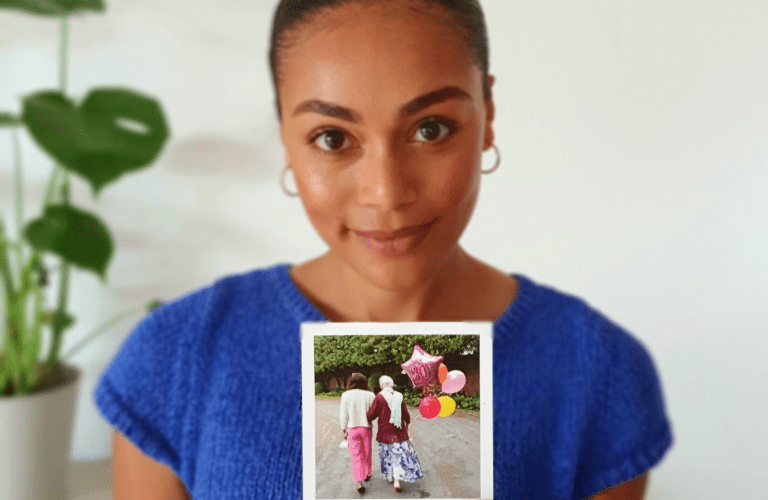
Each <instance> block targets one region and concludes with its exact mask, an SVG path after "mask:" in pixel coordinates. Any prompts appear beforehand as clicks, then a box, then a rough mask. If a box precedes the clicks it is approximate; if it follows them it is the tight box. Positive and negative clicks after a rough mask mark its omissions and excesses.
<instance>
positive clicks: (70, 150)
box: [22, 88, 169, 193]
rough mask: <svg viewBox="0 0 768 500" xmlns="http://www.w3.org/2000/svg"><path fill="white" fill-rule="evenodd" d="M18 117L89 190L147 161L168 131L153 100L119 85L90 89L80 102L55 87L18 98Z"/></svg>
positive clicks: (158, 147)
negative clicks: (117, 86)
mask: <svg viewBox="0 0 768 500" xmlns="http://www.w3.org/2000/svg"><path fill="white" fill-rule="evenodd" d="M22 119H23V120H24V123H25V124H26V126H27V128H28V130H29V132H30V134H31V135H32V137H34V139H35V141H37V143H38V144H39V145H40V147H41V148H43V149H44V150H45V151H46V152H48V154H50V155H51V156H53V157H54V158H55V159H56V160H58V161H59V162H60V163H61V164H62V165H63V166H64V167H65V168H66V169H68V170H70V171H71V172H74V173H75V174H77V175H79V176H81V177H83V178H84V179H85V180H87V181H88V182H89V183H90V184H91V187H92V188H93V191H94V193H98V192H99V191H100V190H101V188H103V187H104V186H105V185H106V184H109V183H110V182H112V181H114V180H116V179H117V178H118V177H120V176H122V175H123V174H125V173H127V172H131V171H135V170H140V169H142V168H145V167H147V166H149V164H150V163H152V161H153V160H154V159H155V158H157V156H158V155H159V154H160V151H161V150H162V148H163V145H164V144H165V142H166V141H167V140H168V135H169V132H168V126H167V124H166V120H165V116H164V115H163V111H162V108H161V107H160V104H159V103H158V102H157V101H156V100H155V99H153V98H151V97H148V96H145V95H142V94H139V93H136V92H134V91H132V90H128V89H121V88H98V89H94V90H92V91H91V92H90V93H89V94H88V95H87V96H86V98H85V100H83V102H82V104H81V105H80V106H75V105H74V104H73V103H72V101H70V100H69V99H68V98H67V97H66V96H65V95H63V94H62V93H61V92H58V91H43V92H37V93H34V94H31V95H29V96H27V97H26V98H25V99H24V104H23V110H22Z"/></svg>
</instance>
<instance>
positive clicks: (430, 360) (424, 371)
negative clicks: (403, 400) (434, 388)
mask: <svg viewBox="0 0 768 500" xmlns="http://www.w3.org/2000/svg"><path fill="white" fill-rule="evenodd" d="M442 362H443V357H442V356H432V355H431V354H429V353H428V352H426V351H425V350H424V349H422V348H421V346H419V345H414V346H413V354H412V355H411V359H409V360H408V361H406V362H405V363H403V364H401V365H400V366H402V367H403V370H405V372H406V373H407V374H408V376H409V377H411V382H413V386H414V387H424V386H428V385H436V384H439V383H440V378H439V376H438V373H437V372H438V370H439V369H440V363H442Z"/></svg>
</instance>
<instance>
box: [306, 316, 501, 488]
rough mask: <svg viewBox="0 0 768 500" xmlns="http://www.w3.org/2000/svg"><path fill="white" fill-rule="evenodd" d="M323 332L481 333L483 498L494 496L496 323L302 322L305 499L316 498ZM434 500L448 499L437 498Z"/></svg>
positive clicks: (388, 333) (346, 333) (387, 333)
mask: <svg viewBox="0 0 768 500" xmlns="http://www.w3.org/2000/svg"><path fill="white" fill-rule="evenodd" d="M361 331H362V332H365V333H364V334H363V333H360V332H361ZM324 335H479V337H480V497H481V498H483V499H492V498H493V323H490V322H485V321H470V322H403V323H359V322H358V323H330V322H324V323H302V324H301V404H302V406H301V407H302V445H303V446H302V451H303V453H302V460H303V462H304V463H303V464H302V465H303V470H304V474H303V477H304V484H303V498H304V500H321V499H318V498H317V496H316V495H317V490H316V487H317V486H316V484H317V483H316V482H315V481H316V478H315V460H314V456H315V352H314V351H315V343H314V339H315V337H317V336H324ZM432 500H449V499H441V498H434V499H432Z"/></svg>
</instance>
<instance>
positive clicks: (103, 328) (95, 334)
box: [62, 307, 145, 359]
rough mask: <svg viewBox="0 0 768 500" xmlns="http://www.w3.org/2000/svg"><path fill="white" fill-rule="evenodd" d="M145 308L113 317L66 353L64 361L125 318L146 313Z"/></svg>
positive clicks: (131, 310)
mask: <svg viewBox="0 0 768 500" xmlns="http://www.w3.org/2000/svg"><path fill="white" fill-rule="evenodd" d="M144 309H145V308H144V307H137V308H134V309H129V310H127V311H123V312H122V313H120V314H117V315H115V316H113V317H112V318H110V319H108V320H107V321H105V322H104V323H102V324H101V325H99V326H98V327H96V328H95V329H94V330H93V331H92V332H91V333H89V334H88V335H86V336H85V337H84V338H83V339H82V340H80V342H78V343H77V344H75V345H74V346H72V347H71V348H70V349H69V350H68V351H67V352H66V353H64V354H63V355H62V358H63V359H69V358H71V357H72V356H73V355H74V354H75V353H76V352H77V351H79V350H80V349H82V348H83V347H85V345H87V344H88V343H89V342H91V341H92V340H93V339H95V338H96V337H98V336H99V335H101V334H102V333H104V332H105V331H106V330H108V329H109V328H111V327H112V326H114V325H116V324H117V323H119V322H120V321H122V320H124V319H125V318H127V317H129V316H133V315H134V314H137V313H140V312H143V311H144Z"/></svg>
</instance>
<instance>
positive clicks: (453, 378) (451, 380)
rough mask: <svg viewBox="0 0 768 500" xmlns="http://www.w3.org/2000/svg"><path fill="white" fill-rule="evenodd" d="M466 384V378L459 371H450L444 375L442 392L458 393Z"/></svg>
mask: <svg viewBox="0 0 768 500" xmlns="http://www.w3.org/2000/svg"><path fill="white" fill-rule="evenodd" d="M466 383H467V377H466V375H464V372H462V371H461V370H451V371H449V372H448V375H446V377H445V382H443V392H445V393H446V394H453V393H454V392H459V391H460V390H461V389H462V388H463V387H464V384H466Z"/></svg>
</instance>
